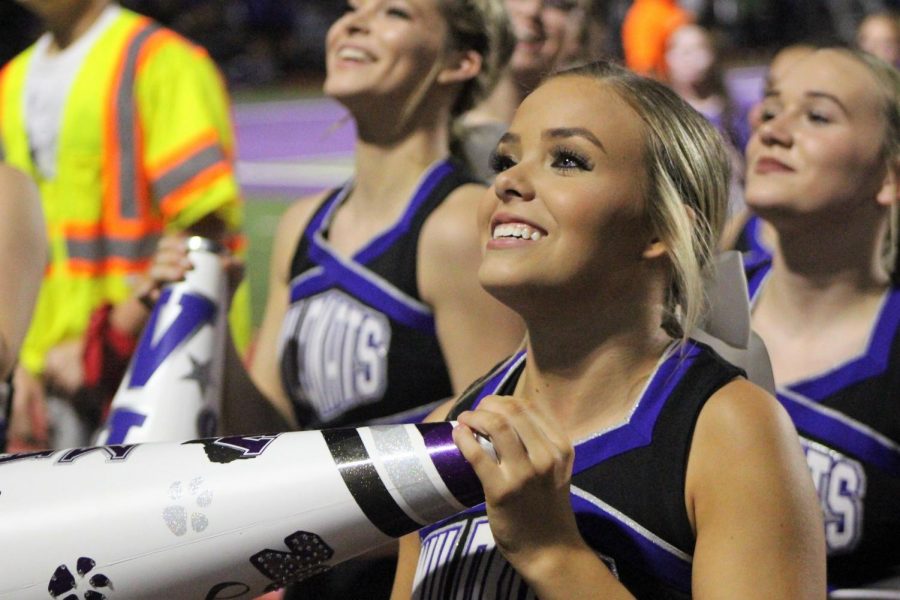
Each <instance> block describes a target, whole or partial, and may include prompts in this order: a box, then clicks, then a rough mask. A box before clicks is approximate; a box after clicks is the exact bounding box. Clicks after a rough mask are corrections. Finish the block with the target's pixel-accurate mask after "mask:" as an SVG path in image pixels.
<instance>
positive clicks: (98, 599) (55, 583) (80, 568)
mask: <svg viewBox="0 0 900 600" xmlns="http://www.w3.org/2000/svg"><path fill="white" fill-rule="evenodd" d="M96 564H97V563H96V562H94V559H92V558H88V557H87V556H82V557H81V558H79V559H78V562H77V563H76V564H75V572H76V573H77V575H78V577H77V579H76V577H75V575H73V574H72V572H71V571H70V570H69V568H68V567H67V566H66V565H59V566H58V567H56V571H54V572H53V577H51V578H50V584H49V585H48V586H47V591H48V592H50V596H52V597H53V598H60V597H62V598H61V600H106V598H107V596H106V595H105V594H103V593H102V592H101V591H99V590H103V591H107V592H109V591H112V589H113V587H112V582H111V581H110V580H109V577H107V576H106V575H104V574H103V573H94V574H93V575H90V577H88V575H89V574H90V572H91V571H92V570H93V568H94V566H95V565H96ZM85 578H87V581H85ZM88 586H90V587H88ZM78 590H83V592H82V593H81V594H79V593H78ZM69 592H72V593H69ZM63 594H65V595H63Z"/></svg>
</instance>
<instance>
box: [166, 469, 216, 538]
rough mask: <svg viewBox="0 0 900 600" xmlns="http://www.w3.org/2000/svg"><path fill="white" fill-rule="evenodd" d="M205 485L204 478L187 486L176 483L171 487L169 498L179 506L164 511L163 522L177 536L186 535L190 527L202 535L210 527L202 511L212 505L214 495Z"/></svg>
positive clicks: (199, 478) (171, 506) (172, 506)
mask: <svg viewBox="0 0 900 600" xmlns="http://www.w3.org/2000/svg"><path fill="white" fill-rule="evenodd" d="M203 483H204V482H203V478H202V477H194V478H193V479H191V480H190V481H189V482H188V483H187V485H185V484H183V483H182V482H181V481H175V482H174V483H172V485H170V486H169V498H170V499H171V500H172V501H173V502H178V504H172V505H170V506H167V507H165V508H164V509H163V521H165V523H166V526H168V528H169V531H171V532H172V533H174V534H175V535H178V536H182V535H184V534H186V533H187V532H188V527H190V529H191V530H192V531H194V532H195V533H200V532H201V531H203V530H205V529H206V527H207V526H208V525H209V519H207V518H206V515H205V514H204V513H203V512H201V510H200V509H204V508H206V507H207V506H209V505H210V504H211V503H212V498H213V494H212V491H211V490H209V489H207V488H205V487H204V485H203ZM185 504H187V505H188V506H185ZM189 511H190V514H188V513H189Z"/></svg>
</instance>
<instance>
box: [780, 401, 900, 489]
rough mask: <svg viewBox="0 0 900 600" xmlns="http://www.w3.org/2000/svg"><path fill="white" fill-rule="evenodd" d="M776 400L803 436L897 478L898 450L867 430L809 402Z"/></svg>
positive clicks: (841, 414)
mask: <svg viewBox="0 0 900 600" xmlns="http://www.w3.org/2000/svg"><path fill="white" fill-rule="evenodd" d="M778 401H779V402H781V404H782V406H784V408H785V409H786V410H787V411H788V414H789V415H790V417H791V420H793V421H794V425H795V426H796V427H797V430H798V431H799V432H800V433H801V434H802V435H806V436H810V437H813V438H815V439H818V440H820V441H822V442H823V443H824V444H825V445H827V446H829V447H830V448H834V449H835V450H838V451H840V452H843V453H844V454H849V455H851V456H853V457H855V458H858V459H859V460H861V461H863V462H864V463H866V464H867V465H872V466H875V467H877V468H879V469H881V470H882V471H884V472H885V473H887V474H889V475H892V476H894V477H900V450H898V449H897V448H896V447H891V446H889V445H887V444H885V443H884V442H882V441H881V440H879V439H878V438H877V437H876V436H875V435H872V434H869V433H866V430H867V429H869V428H868V427H866V426H864V425H860V424H859V423H857V421H855V420H853V419H851V418H850V417H848V416H846V415H844V414H843V413H840V412H838V411H834V410H831V409H828V408H825V407H822V406H820V405H818V404H817V403H815V402H814V401H812V400H810V401H809V402H808V403H804V402H802V401H800V400H798V399H795V398H790V397H788V396H785V395H784V394H782V393H779V394H778ZM826 411H827V412H826Z"/></svg>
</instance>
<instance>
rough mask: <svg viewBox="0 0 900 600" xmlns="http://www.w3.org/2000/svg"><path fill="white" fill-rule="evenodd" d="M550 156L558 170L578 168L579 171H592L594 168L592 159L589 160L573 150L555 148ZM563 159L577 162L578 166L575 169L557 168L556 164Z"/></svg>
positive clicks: (568, 167)
mask: <svg viewBox="0 0 900 600" xmlns="http://www.w3.org/2000/svg"><path fill="white" fill-rule="evenodd" d="M550 154H551V156H552V157H553V162H554V167H556V168H558V169H575V168H578V169H583V170H585V171H590V170H592V169H593V168H594V163H593V162H592V161H591V159H590V158H588V157H587V156H585V155H584V154H582V153H580V152H576V151H575V150H572V149H571V148H566V147H563V146H557V147H556V148H553V150H552V151H551V153H550ZM562 158H566V159H569V160H571V161H573V162H575V163H576V164H577V166H575V167H571V166H567V167H563V166H556V164H555V163H556V162H557V161H559V160H560V159H562Z"/></svg>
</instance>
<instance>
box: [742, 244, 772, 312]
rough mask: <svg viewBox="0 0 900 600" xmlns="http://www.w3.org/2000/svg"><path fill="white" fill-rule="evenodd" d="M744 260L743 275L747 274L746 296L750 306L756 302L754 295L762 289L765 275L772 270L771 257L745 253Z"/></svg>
mask: <svg viewBox="0 0 900 600" xmlns="http://www.w3.org/2000/svg"><path fill="white" fill-rule="evenodd" d="M743 258H744V273H746V274H747V294H748V295H749V296H750V302H751V304H752V303H753V302H754V301H755V300H756V295H757V294H758V293H759V290H760V288H762V283H763V281H765V279H766V275H768V274H769V271H770V270H771V269H772V257H771V256H761V255H757V254H753V253H746V254H744V256H743Z"/></svg>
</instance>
